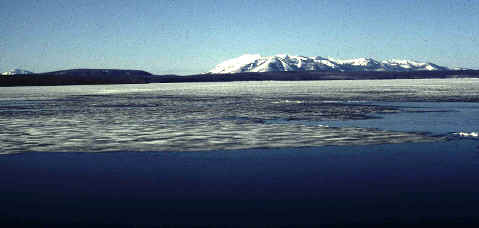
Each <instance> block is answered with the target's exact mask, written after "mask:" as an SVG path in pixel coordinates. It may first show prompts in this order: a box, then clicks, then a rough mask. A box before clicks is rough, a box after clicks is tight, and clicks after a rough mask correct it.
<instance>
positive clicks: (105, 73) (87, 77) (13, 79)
mask: <svg viewBox="0 0 479 228" xmlns="http://www.w3.org/2000/svg"><path fill="white" fill-rule="evenodd" d="M151 75H152V74H150V73H148V72H146V71H140V70H115V69H73V70H62V71H54V72H47V73H40V74H24V75H12V76H4V77H0V86H37V85H89V84H137V83H148V78H149V77H150V76H151Z"/></svg>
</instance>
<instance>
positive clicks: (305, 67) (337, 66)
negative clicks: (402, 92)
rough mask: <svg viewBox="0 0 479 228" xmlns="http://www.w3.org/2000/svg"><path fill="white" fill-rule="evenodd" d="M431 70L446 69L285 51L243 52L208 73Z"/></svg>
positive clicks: (415, 63)
mask: <svg viewBox="0 0 479 228" xmlns="http://www.w3.org/2000/svg"><path fill="white" fill-rule="evenodd" d="M421 70H426V71H434V70H449V68H447V67H444V66H438V65H436V64H433V63H427V62H418V61H411V60H394V59H393V60H385V61H381V62H379V61H376V60H374V59H371V58H357V59H347V60H341V59H334V58H324V57H320V56H316V57H304V56H290V55H286V54H280V55H274V56H261V55H258V54H254V55H251V54H246V55H242V56H240V57H238V58H234V59H230V60H227V61H225V62H223V63H220V64H218V65H217V66H216V67H215V68H213V69H212V70H210V71H209V72H207V73H211V74H226V73H242V72H278V71H345V72H348V71H349V72H350V71H421Z"/></svg>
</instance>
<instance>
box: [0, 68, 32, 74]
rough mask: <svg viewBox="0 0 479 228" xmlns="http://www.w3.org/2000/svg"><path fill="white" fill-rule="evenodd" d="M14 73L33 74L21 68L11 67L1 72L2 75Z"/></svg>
mask: <svg viewBox="0 0 479 228" xmlns="http://www.w3.org/2000/svg"><path fill="white" fill-rule="evenodd" d="M16 74H33V72H31V71H28V70H22V69H13V70H11V71H7V72H3V73H2V75H16Z"/></svg>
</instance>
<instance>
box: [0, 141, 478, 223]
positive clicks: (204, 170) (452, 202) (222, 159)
mask: <svg viewBox="0 0 479 228" xmlns="http://www.w3.org/2000/svg"><path fill="white" fill-rule="evenodd" d="M0 170H1V172H2V175H1V176H0V182H1V183H3V184H2V188H1V189H0V201H1V202H2V207H1V208H0V214H1V215H2V217H1V218H2V219H3V220H4V222H5V223H6V224H19V223H22V222H23V223H25V224H29V223H34V224H49V225H52V224H53V225H55V224H56V225H59V226H62V225H65V224H67V225H72V224H73V225H74V224H77V225H79V226H82V225H85V226H86V225H105V224H110V225H111V224H113V226H117V225H126V226H129V227H134V226H140V227H141V226H147V227H149V226H156V225H165V224H176V225H186V226H191V225H208V224H213V225H238V226H244V225H258V226H264V225H276V226H277V225H285V224H295V225H300V226H306V225H312V224H314V225H317V224H362V225H364V224H383V223H393V224H398V223H399V224H401V223H404V224H421V222H425V223H426V224H429V223H433V224H434V223H436V222H445V223H450V224H457V223H460V222H461V221H466V222H467V223H474V222H477V220H476V217H475V216H476V215H477V205H479V194H477V189H478V187H479V176H478V175H477V173H479V142H478V141H476V140H467V139H463V140H453V141H448V142H441V143H412V144H407V143H404V144H384V145H375V146H351V147H348V146H340V147H338V146H326V147H316V148H296V149H274V150H272V149H270V150H233V151H211V152H200V153H198V152H178V153H175V152H170V153H167V152H129V153H128V152H115V153H98V154H95V153H26V154H18V155H10V156H2V157H0Z"/></svg>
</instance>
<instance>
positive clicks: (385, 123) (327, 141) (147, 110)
mask: <svg viewBox="0 0 479 228" xmlns="http://www.w3.org/2000/svg"><path fill="white" fill-rule="evenodd" d="M478 98H479V80H478V79H446V80H437V79H435V80H369V81H313V82H227V83H183V84H146V85H95V86H58V87H16V88H2V91H1V92H0V129H2V131H1V132H0V142H1V149H0V150H1V153H4V154H10V153H20V152H106V151H205V150H224V149H252V148H283V147H311V146H324V145H365V144H381V143H403V142H428V141H439V140H443V138H441V137H435V136H437V135H446V134H448V133H452V132H461V131H465V132H477V130H478V129H477V128H476V127H475V126H479V121H478V118H477V116H478V115H477V114H478V112H477V110H478V105H477V103H476V102H475V101H477V99H478ZM391 101H394V102H391ZM418 101H423V103H419V102H418ZM460 101H462V102H460ZM464 101H467V102H464ZM471 101H472V102H471ZM411 102H412V103H411ZM424 102H428V103H424ZM378 117H380V118H382V119H379V120H378V119H377V118H378Z"/></svg>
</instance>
